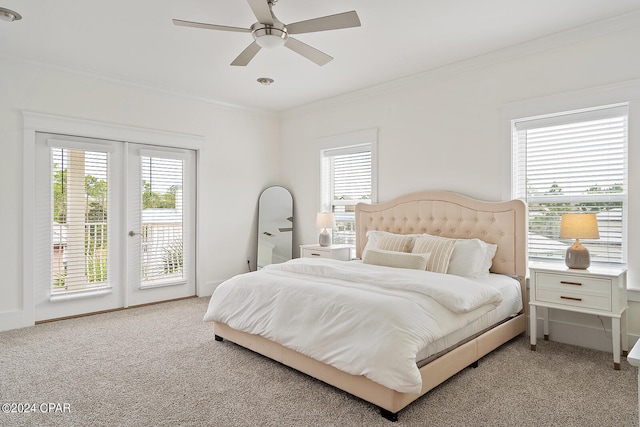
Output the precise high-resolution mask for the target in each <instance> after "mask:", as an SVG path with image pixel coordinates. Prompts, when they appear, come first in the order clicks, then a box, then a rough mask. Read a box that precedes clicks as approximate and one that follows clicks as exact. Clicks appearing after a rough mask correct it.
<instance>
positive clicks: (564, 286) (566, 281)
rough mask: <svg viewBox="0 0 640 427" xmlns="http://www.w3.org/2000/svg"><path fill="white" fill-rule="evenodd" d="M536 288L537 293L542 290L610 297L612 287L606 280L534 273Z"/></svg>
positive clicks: (609, 281)
mask: <svg viewBox="0 0 640 427" xmlns="http://www.w3.org/2000/svg"><path fill="white" fill-rule="evenodd" d="M536 286H537V287H538V292H539V291H540V290H542V288H544V289H545V290H551V291H558V292H569V293H579V294H582V293H588V294H600V295H603V296H606V297H611V286H612V285H611V280H608V279H599V278H594V277H584V276H577V275H576V276H572V275H568V274H563V275H557V274H549V273H536Z"/></svg>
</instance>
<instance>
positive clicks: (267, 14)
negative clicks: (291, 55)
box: [173, 0, 360, 66]
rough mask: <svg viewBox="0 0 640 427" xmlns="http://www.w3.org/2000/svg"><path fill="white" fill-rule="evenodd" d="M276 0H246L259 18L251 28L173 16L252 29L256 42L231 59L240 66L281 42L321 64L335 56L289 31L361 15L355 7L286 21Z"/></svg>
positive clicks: (350, 23) (354, 20) (333, 26)
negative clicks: (275, 7)
mask: <svg viewBox="0 0 640 427" xmlns="http://www.w3.org/2000/svg"><path fill="white" fill-rule="evenodd" d="M277 1H278V0H247V2H248V3H249V7H251V10H252V11H253V14H254V15H255V16H256V18H257V19H258V22H256V23H255V24H253V25H252V26H251V27H249V28H240V27H227V26H224V25H215V24H205V23H201V22H193V21H183V20H181V19H174V20H173V23H174V24H175V25H180V26H183V27H194V28H205V29H209V30H220V31H235V32H241V33H251V35H252V36H253V39H254V40H253V43H251V44H250V45H249V46H248V47H247V48H246V49H245V50H243V51H242V53H240V55H238V57H237V58H236V59H234V60H233V62H232V63H231V65H237V66H245V65H247V64H248V63H249V61H251V60H252V59H253V57H254V56H256V54H257V53H258V52H259V51H260V49H262V48H263V47H264V48H275V47H279V46H285V47H288V48H289V49H291V50H292V51H294V52H296V53H298V54H300V55H302V56H304V57H305V58H307V59H309V60H310V61H313V62H315V63H316V64H318V65H324V64H326V63H327V62H329V61H331V60H332V59H333V58H332V57H331V56H329V55H327V54H326V53H324V52H321V51H319V50H318V49H316V48H314V47H311V46H309V45H308V44H305V43H302V42H301V41H300V40H297V39H294V38H293V37H289V35H290V34H302V33H313V32H316V31H327V30H338V29H341V28H352V27H359V26H360V19H359V18H358V14H357V13H356V12H355V10H352V11H351V12H344V13H338V14H336V15H329V16H323V17H320V18H315V19H309V20H307V21H299V22H294V23H292V24H288V25H285V24H283V23H282V22H280V21H279V20H278V18H276V17H275V15H274V14H273V10H272V8H273V5H274V4H276V2H277Z"/></svg>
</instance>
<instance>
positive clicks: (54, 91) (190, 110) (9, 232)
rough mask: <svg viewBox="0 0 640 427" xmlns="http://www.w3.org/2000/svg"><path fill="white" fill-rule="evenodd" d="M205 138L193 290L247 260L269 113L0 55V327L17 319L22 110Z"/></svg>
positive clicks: (267, 171)
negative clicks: (196, 272)
mask: <svg viewBox="0 0 640 427" xmlns="http://www.w3.org/2000/svg"><path fill="white" fill-rule="evenodd" d="M23 110H26V111H31V112H38V113H45V114H52V115H57V116H66V117H73V118H80V119H87V120H94V121H99V122H107V123H113V124H120V125H127V126H134V127H138V128H147V129H157V130H163V131H171V132H180V133H186V134H196V135H202V136H204V140H205V142H204V144H203V146H202V147H201V150H200V152H199V156H200V158H199V163H200V165H201V168H200V170H199V179H200V181H199V185H200V188H199V194H200V196H201V197H200V200H199V203H200V206H199V225H200V228H199V233H198V239H199V243H198V250H199V253H200V260H201V262H200V264H199V266H198V271H199V281H198V285H199V288H200V290H201V291H200V292H201V293H202V292H203V293H210V292H211V291H212V289H213V286H215V285H216V284H217V283H219V282H220V281H222V280H224V279H227V278H229V277H231V276H233V275H235V274H237V273H241V272H245V271H247V262H246V259H247V257H248V256H250V257H251V258H252V260H253V261H252V262H253V264H254V265H255V247H256V233H257V232H256V229H257V228H256V227H257V225H256V211H257V201H258V197H259V194H260V192H261V191H262V190H263V189H264V188H265V187H267V186H269V185H272V184H277V183H278V182H277V179H278V173H279V153H278V141H279V126H278V122H277V119H276V118H275V117H274V116H273V115H271V114H265V113H260V112H251V111H247V110H242V109H236V108H231V107H228V106H221V105H216V104H214V103H206V102H203V101H200V100H195V99H187V98H182V97H179V96H175V95H172V94H169V93H163V92H161V91H157V90H150V89H147V88H142V87H136V86H132V85H127V84H123V83H120V82H117V81H112V80H108V79H103V78H97V77H96V76H90V75H84V74H79V73H72V72H68V71H65V70H60V69H54V68H47V67H43V66H39V65H35V64H28V63H23V62H17V61H11V60H7V59H5V58H3V59H2V66H0V182H2V184H3V186H2V187H3V191H2V194H3V197H2V200H1V201H0V233H1V234H0V235H2V236H3V239H2V244H1V245H0V271H2V274H3V277H2V280H0V295H1V297H0V330H3V329H9V328H13V327H20V326H26V325H28V324H29V319H25V318H24V316H23V314H24V312H25V311H24V307H25V305H28V304H33V302H32V301H23V289H24V288H23V281H24V280H23V277H22V276H23V275H22V263H23V259H22V248H23V243H22V241H23V240H22V239H23V235H22V218H23V209H22V204H23V203H22V197H23V185H22V173H23V135H22V134H23V131H22V127H23V123H22V114H21V111H23Z"/></svg>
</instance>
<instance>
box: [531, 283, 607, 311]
mask: <svg viewBox="0 0 640 427" xmlns="http://www.w3.org/2000/svg"><path fill="white" fill-rule="evenodd" d="M536 301H542V302H550V303H552V304H559V305H566V306H571V307H582V308H589V309H595V310H603V311H607V312H610V311H611V297H610V296H607V295H598V294H591V293H589V294H585V293H581V292H568V291H562V290H555V289H548V288H538V289H536Z"/></svg>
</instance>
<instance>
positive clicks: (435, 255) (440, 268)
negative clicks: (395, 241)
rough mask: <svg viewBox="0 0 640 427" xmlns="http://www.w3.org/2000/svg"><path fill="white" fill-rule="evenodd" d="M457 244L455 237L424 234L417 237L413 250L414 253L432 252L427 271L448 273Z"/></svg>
mask: <svg viewBox="0 0 640 427" xmlns="http://www.w3.org/2000/svg"><path fill="white" fill-rule="evenodd" d="M455 244H456V240H455V239H446V238H443V237H436V236H425V235H423V236H420V237H418V238H416V241H415V243H414V244H413V250H412V251H411V252H412V253H414V254H425V253H430V254H431V256H430V257H429V262H428V263H427V271H433V272H434V273H443V274H446V272H447V269H448V268H449V260H450V259H451V254H452V253H453V248H454V246H455Z"/></svg>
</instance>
